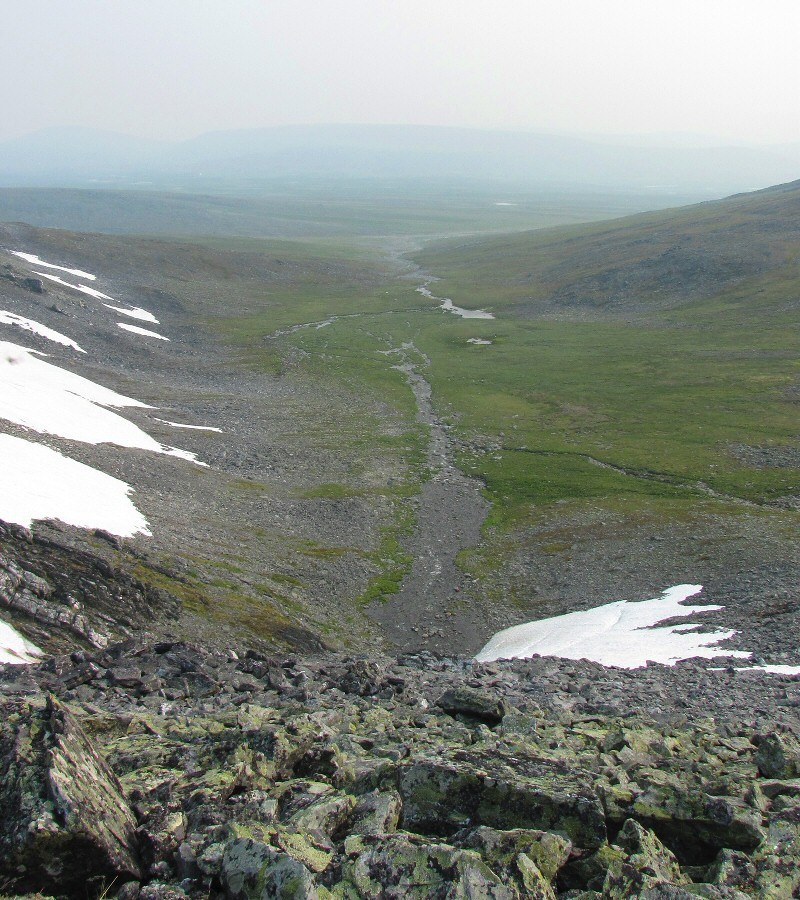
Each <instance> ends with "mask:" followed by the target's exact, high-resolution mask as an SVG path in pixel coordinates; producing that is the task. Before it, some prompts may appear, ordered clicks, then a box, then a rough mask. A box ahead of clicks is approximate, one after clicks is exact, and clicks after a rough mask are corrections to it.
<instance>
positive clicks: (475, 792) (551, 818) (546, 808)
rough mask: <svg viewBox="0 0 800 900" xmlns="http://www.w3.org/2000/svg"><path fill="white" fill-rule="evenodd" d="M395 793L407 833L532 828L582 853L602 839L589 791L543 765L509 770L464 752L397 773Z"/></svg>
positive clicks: (498, 760) (600, 816)
mask: <svg viewBox="0 0 800 900" xmlns="http://www.w3.org/2000/svg"><path fill="white" fill-rule="evenodd" d="M398 789H399V791H400V795H401V797H402V798H403V820H402V821H403V827H405V828H408V829H409V830H413V831H421V832H423V833H426V834H440V835H447V834H452V833H453V832H454V831H455V830H456V829H458V828H464V827H467V826H470V825H488V826H490V827H493V828H498V829H501V830H507V829H513V828H533V829H541V830H547V831H558V832H561V833H563V834H565V835H566V836H567V837H569V839H570V840H571V841H573V842H574V843H575V844H576V845H577V846H578V847H581V848H584V849H593V848H595V847H599V846H600V845H601V844H602V843H603V842H604V841H605V838H606V826H605V813H604V811H603V807H602V805H601V803H600V800H599V798H598V797H597V795H596V794H595V793H594V791H592V789H591V788H590V787H588V786H587V785H586V784H585V783H583V782H582V781H581V780H580V779H579V778H576V777H574V775H572V774H571V773H569V772H568V771H566V770H562V771H557V770H554V769H553V768H552V767H550V766H548V765H546V764H537V763H531V764H529V765H527V766H524V765H517V766H516V767H515V766H513V765H512V764H510V763H508V762H507V761H504V760H503V759H502V757H499V756H495V757H494V758H489V757H481V756H479V755H477V754H475V755H474V756H472V755H470V754H468V753H463V754H461V755H460V757H459V758H458V759H450V760H448V761H446V762H444V761H443V762H439V761H434V760H420V761H416V762H412V763H411V764H409V765H407V766H403V767H402V768H401V771H400V776H399V786H398Z"/></svg>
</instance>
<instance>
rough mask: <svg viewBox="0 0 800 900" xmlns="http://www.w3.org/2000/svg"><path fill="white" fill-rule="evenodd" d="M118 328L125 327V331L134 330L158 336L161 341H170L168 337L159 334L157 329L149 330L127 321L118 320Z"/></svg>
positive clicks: (134, 331)
mask: <svg viewBox="0 0 800 900" xmlns="http://www.w3.org/2000/svg"><path fill="white" fill-rule="evenodd" d="M117 328H123V329H124V330H125V331H132V332H133V333H134V334H143V335H145V337H154V338H158V339H159V340H160V341H168V340H169V338H168V337H164V335H163V334H158V332H156V331H148V330H147V329H146V328H139V326H138V325H128V323H127V322H117Z"/></svg>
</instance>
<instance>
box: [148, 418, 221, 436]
mask: <svg viewBox="0 0 800 900" xmlns="http://www.w3.org/2000/svg"><path fill="white" fill-rule="evenodd" d="M156 422H163V423H164V424H165V425H172V427H173V428H190V429H192V430H193V431H217V432H219V433H220V434H222V429H221V428H217V427H216V426H214V425H184V424H183V423H182V422H168V421H167V420H166V419H156Z"/></svg>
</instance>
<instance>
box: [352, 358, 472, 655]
mask: <svg viewBox="0 0 800 900" xmlns="http://www.w3.org/2000/svg"><path fill="white" fill-rule="evenodd" d="M386 352H387V354H389V355H392V356H394V357H395V358H396V359H397V363H396V364H395V366H394V368H395V369H397V370H398V371H400V372H402V373H403V374H404V375H405V377H406V381H407V382H408V385H409V387H410V388H411V390H412V392H413V394H414V397H415V399H416V402H417V421H418V422H420V423H421V424H423V425H425V426H426V427H427V428H428V431H429V440H428V448H427V464H428V467H429V469H430V471H431V477H430V479H429V480H428V481H426V482H425V483H424V484H423V486H422V490H421V492H420V494H419V496H418V497H417V498H416V504H417V506H416V510H415V523H414V529H413V532H412V533H411V534H410V535H408V536H407V537H406V538H405V539H404V540H402V542H401V543H402V545H403V549H404V550H405V552H407V553H408V554H409V555H410V556H411V557H412V558H413V563H412V566H411V570H410V572H409V573H408V574H407V575H406V577H405V579H404V580H403V583H402V585H401V587H400V590H399V592H398V593H397V594H394V595H391V596H389V597H388V598H386V599H383V600H378V601H375V602H373V603H371V604H370V605H369V607H368V608H367V613H368V614H369V615H370V617H371V618H372V619H374V620H375V621H376V622H379V623H380V624H381V625H382V626H383V628H384V631H385V633H386V635H387V636H388V637H389V639H390V640H392V641H393V642H394V643H396V644H397V645H398V646H401V647H404V648H407V649H412V648H413V649H431V650H443V651H444V650H446V651H447V652H456V651H458V650H462V649H464V650H467V649H472V650H474V648H475V647H477V646H479V645H480V644H481V643H482V641H483V640H484V639H485V635H486V628H485V624H484V623H483V622H482V621H479V620H478V617H477V616H476V613H475V610H474V609H473V606H472V604H471V603H470V600H469V588H470V584H471V579H470V578H469V577H468V576H466V575H465V574H464V573H463V572H462V571H461V570H460V569H458V568H457V567H456V565H455V560H456V557H457V555H458V554H459V552H460V551H462V550H464V549H467V548H470V547H474V546H476V545H477V544H478V543H479V541H480V532H481V526H482V524H483V521H484V519H485V518H486V514H487V513H488V511H489V504H488V503H487V502H486V500H485V499H484V497H483V495H482V494H481V483H480V482H479V481H478V480H476V479H474V478H469V477H467V476H466V475H465V474H464V473H463V472H462V471H461V470H460V469H458V468H457V467H456V466H455V464H454V463H453V459H452V442H451V440H450V436H449V426H447V425H446V424H445V423H444V422H442V421H441V419H440V418H439V417H438V416H437V415H436V412H435V411H434V408H433V405H432V403H431V386H430V384H429V383H428V381H427V379H426V378H425V375H424V374H423V373H424V371H425V369H426V368H428V366H429V365H430V360H429V359H428V357H427V356H425V354H424V353H422V352H421V351H420V350H418V349H417V347H415V346H414V344H413V343H410V342H406V343H403V344H402V345H401V346H400V347H398V348H395V349H394V350H389V351H386Z"/></svg>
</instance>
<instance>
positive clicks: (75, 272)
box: [11, 250, 97, 281]
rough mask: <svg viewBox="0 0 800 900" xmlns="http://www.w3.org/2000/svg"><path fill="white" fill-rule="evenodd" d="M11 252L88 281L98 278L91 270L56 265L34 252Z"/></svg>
mask: <svg viewBox="0 0 800 900" xmlns="http://www.w3.org/2000/svg"><path fill="white" fill-rule="evenodd" d="M11 252H12V253H13V254H14V256H18V257H19V258H20V259H24V260H25V262H29V263H30V264H31V265H33V266H44V268H45V269H58V270H59V271H61V272H66V273H67V274H68V275H74V276H75V277H76V278H86V279H87V280H88V281H96V280H97V276H96V275H92V273H91V272H83V271H81V269H68V268H67V267H66V266H56V265H54V264H53V263H49V262H45V261H44V260H43V259H39V257H38V256H36V254H34V253H23V252H22V251H21V250H12V251H11Z"/></svg>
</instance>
